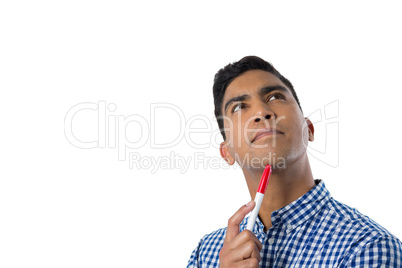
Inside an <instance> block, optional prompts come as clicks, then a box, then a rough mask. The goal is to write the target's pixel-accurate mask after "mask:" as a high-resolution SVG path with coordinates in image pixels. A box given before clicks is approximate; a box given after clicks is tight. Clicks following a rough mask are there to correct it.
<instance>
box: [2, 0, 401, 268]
mask: <svg viewBox="0 0 402 268" xmlns="http://www.w3.org/2000/svg"><path fill="white" fill-rule="evenodd" d="M398 5H399V4H398V2H397V1H381V2H380V1H376V2H373V1H333V2H332V3H327V2H326V3H323V1H298V2H297V1H294V2H289V1H282V2H281V3H280V4H278V3H274V2H273V1H272V2H268V1H262V2H259V1H249V2H248V3H247V4H246V3H245V2H241V3H240V2H235V1H226V2H218V1H215V2H209V3H208V2H198V3H194V2H190V1H187V2H185V1H182V2H178V1H148V2H146V3H144V2H143V1H141V2H140V1H138V2H131V1H63V2H62V1H3V2H2V3H1V5H0V38H1V41H0V73H1V77H0V88H1V93H0V94H1V95H0V123H1V131H0V142H1V149H0V154H1V168H0V178H1V185H0V252H1V254H0V256H1V257H0V266H1V267H34V266H35V267H39V266H40V267H158V266H165V267H183V266H185V265H186V264H187V261H188V259H189V257H190V255H191V252H192V250H193V249H194V248H195V246H196V245H197V243H198V241H199V239H200V238H201V237H202V236H203V235H205V234H207V233H210V232H212V231H214V230H216V229H218V228H220V227H224V226H225V225H226V223H227V220H228V218H229V217H230V216H231V215H232V214H233V213H234V212H235V211H236V210H237V209H238V208H239V207H240V206H241V205H243V204H244V203H246V202H247V201H249V200H250V196H249V194H248V192H247V187H246V184H245V182H244V178H243V174H242V172H241V169H240V168H239V167H237V168H236V167H235V168H233V167H232V168H228V167H227V166H225V165H222V166H221V167H216V166H213V165H206V167H202V166H198V167H195V166H194V164H193V165H192V166H190V167H189V168H188V169H187V170H185V172H181V171H180V169H179V168H178V167H170V168H169V167H168V168H165V169H162V168H160V169H158V170H157V171H156V172H154V173H152V170H151V169H138V168H132V169H130V167H129V162H128V161H127V160H126V161H119V159H118V149H117V148H112V147H113V146H109V145H108V144H106V146H105V147H106V148H94V149H80V148H77V147H75V146H73V145H72V144H71V143H70V142H69V141H68V140H67V138H66V137H65V129H64V126H65V125H64V124H65V121H64V120H65V116H66V114H67V113H68V111H69V110H70V109H71V108H72V107H73V106H74V105H77V104H80V103H84V102H89V103H94V104H96V105H97V104H98V103H99V102H100V101H104V102H105V103H106V104H107V105H108V104H110V103H113V104H114V105H115V107H116V110H115V111H113V112H110V111H107V116H110V117H111V118H112V119H113V118H115V119H116V118H118V117H119V116H120V117H121V118H123V119H124V118H126V117H128V116H130V115H137V116H142V117H143V118H144V119H145V120H146V121H147V122H148V123H149V124H151V118H150V111H151V109H150V107H151V106H150V105H151V103H161V102H163V103H170V104H172V105H175V106H176V107H178V108H179V109H180V110H181V111H182V112H183V113H184V115H185V119H186V121H188V119H189V118H190V117H192V116H196V115H203V116H205V117H206V118H209V119H210V122H211V128H212V129H211V131H210V132H212V131H216V129H217V124H216V122H215V120H214V118H213V109H214V106H213V97H212V82H213V76H214V74H215V73H216V71H218V69H220V68H221V67H223V66H224V65H226V64H228V63H229V62H233V61H236V60H239V59H240V58H242V57H243V56H246V55H258V56H260V57H262V58H264V59H266V60H267V61H269V62H271V63H273V64H274V66H275V67H276V68H277V69H278V70H279V71H280V72H281V73H282V74H283V75H284V76H286V77H287V78H289V79H290V81H291V82H292V83H293V85H294V87H295V89H296V91H297V93H298V95H299V99H300V102H301V105H302V107H303V110H304V112H305V115H306V116H309V115H311V114H313V113H314V112H316V111H317V110H320V109H321V111H324V110H322V109H323V107H324V106H325V105H327V104H330V103H332V102H335V103H338V104H339V108H338V112H339V115H338V116H337V117H336V118H334V119H332V121H331V122H335V124H332V125H331V126H338V129H336V128H328V129H327V130H326V128H325V123H323V122H321V123H320V122H317V123H316V133H315V139H316V141H315V142H313V143H311V144H310V146H311V148H313V147H314V148H315V149H316V150H321V151H322V152H324V151H325V144H326V143H325V142H328V146H330V145H331V144H333V142H336V141H339V146H338V148H335V149H334V148H333V147H331V148H330V147H328V148H330V149H328V150H326V151H325V153H322V154H321V159H320V158H318V159H317V158H315V157H312V156H310V161H311V165H312V169H313V175H314V177H315V178H317V179H323V180H324V181H325V183H326V185H327V187H328V188H329V190H330V192H331V194H332V196H333V197H334V198H336V199H337V200H339V201H341V202H343V203H345V204H347V205H349V206H351V207H356V208H357V209H358V210H359V211H361V212H362V213H364V214H366V215H368V216H370V217H371V218H372V219H374V220H375V221H377V222H379V223H380V224H381V225H383V226H385V227H386V228H387V229H388V230H389V231H390V232H392V233H393V234H395V235H396V236H398V237H399V238H401V237H402V227H401V226H402V225H401V221H400V219H401V216H400V206H401V203H402V195H401V186H402V183H401V179H402V177H401V175H400V170H399V169H400V167H401V157H400V152H401V150H402V143H401V133H400V130H401V127H400V117H401V111H400V107H401V98H400V97H401V93H400V92H401V89H402V86H401V77H400V73H401V66H400V63H401V60H402V53H401V47H402V42H401V35H400V32H401V27H400V26H401V25H402V17H401V16H400V9H399V8H398ZM331 107H332V106H331ZM323 115H324V114H323ZM324 119H325V118H324ZM154 120H155V121H154V124H155V128H154V132H153V134H152V135H151V134H149V137H148V138H149V140H148V141H147V142H146V143H145V145H143V146H142V147H141V148H138V149H130V148H128V149H127V153H128V152H136V153H138V154H140V155H141V157H148V158H149V159H150V158H151V157H154V158H157V157H165V158H166V157H169V155H170V153H171V152H174V153H175V154H176V155H179V156H181V157H190V159H191V157H193V158H194V154H195V153H197V152H198V153H200V152H201V153H203V154H204V155H205V157H212V158H216V159H217V158H219V157H220V156H219V151H218V149H217V148H216V147H214V146H208V147H207V148H204V149H197V148H194V146H191V145H190V144H189V142H188V141H187V140H186V139H185V137H184V136H183V137H182V139H180V140H179V142H178V143H177V144H176V145H174V146H171V147H170V148H164V149H156V148H152V146H151V144H150V142H151V139H155V140H157V141H159V142H161V143H162V142H168V141H172V140H173V139H174V137H175V136H177V135H178V133H179V130H178V129H179V128H180V127H182V128H183V129H185V123H186V122H181V124H180V120H179V117H178V114H177V113H175V112H173V110H170V111H169V110H165V112H159V114H157V115H156V116H155V118H154ZM198 123H199V125H200V127H203V125H202V124H200V122H198ZM336 124H338V125H336ZM195 125H196V124H194V126H195ZM97 126H98V119H97V113H96V111H91V110H87V111H86V112H82V113H77V115H76V117H74V123H73V126H72V128H73V131H74V134H75V135H76V137H77V138H79V139H80V140H82V141H92V140H95V139H97V135H98V130H97ZM107 127H108V128H109V127H110V126H109V125H108V126H107ZM204 127H205V124H204ZM123 130H124V131H122V133H120V134H123V135H127V137H130V139H131V141H136V140H139V139H142V138H144V137H145V136H146V135H147V134H148V133H151V132H150V129H141V128H140V125H139V124H136V123H135V122H134V123H130V124H128V125H127V128H126V129H123ZM338 130H339V131H338ZM108 131H109V129H108ZM110 131H111V132H113V129H112V130H110ZM141 135H143V136H141ZM144 135H145V136H144ZM111 137H112V136H111ZM124 137H125V136H124ZM191 137H192V139H193V141H194V142H196V143H202V142H205V141H207V142H208V140H209V137H210V134H208V133H204V134H193V136H191ZM220 138H221V137H219V136H218V140H219V139H220ZM116 139H117V138H116ZM116 139H115V141H117V140H116ZM120 141H121V140H120ZM219 142H220V140H219ZM323 146H324V147H323ZM338 158H339V162H338ZM192 161H193V162H192V163H194V159H193V160H192ZM325 161H329V162H332V163H335V165H332V166H331V165H329V164H328V163H325Z"/></svg>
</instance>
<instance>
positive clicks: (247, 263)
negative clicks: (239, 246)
mask: <svg viewBox="0 0 402 268" xmlns="http://www.w3.org/2000/svg"><path fill="white" fill-rule="evenodd" d="M260 261H261V260H259V259H257V258H250V259H246V260H243V261H241V262H240V263H238V264H239V265H237V266H236V267H239V268H243V267H244V268H250V267H251V268H259V267H260V264H259V263H260Z"/></svg>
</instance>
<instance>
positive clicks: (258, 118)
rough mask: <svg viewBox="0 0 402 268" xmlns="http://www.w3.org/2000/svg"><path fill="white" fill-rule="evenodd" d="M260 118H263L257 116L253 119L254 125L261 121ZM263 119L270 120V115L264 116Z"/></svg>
mask: <svg viewBox="0 0 402 268" xmlns="http://www.w3.org/2000/svg"><path fill="white" fill-rule="evenodd" d="M261 118H263V117H262V116H257V117H256V118H255V119H254V121H255V122H256V123H258V122H260V121H261V120H262V119H261ZM265 119H267V120H269V119H271V115H270V114H267V115H265Z"/></svg>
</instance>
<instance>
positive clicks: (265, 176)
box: [247, 165, 272, 232]
mask: <svg viewBox="0 0 402 268" xmlns="http://www.w3.org/2000/svg"><path fill="white" fill-rule="evenodd" d="M271 173H272V169H271V165H267V166H266V167H265V169H264V172H263V173H262V176H261V180H260V185H258V190H257V193H256V195H255V198H254V201H255V207H254V209H253V211H251V214H250V217H249V218H248V222H247V230H249V231H250V232H253V229H254V224H255V220H256V219H257V216H258V212H259V211H260V207H261V203H262V199H263V198H264V194H265V189H267V185H268V182H269V178H270V177H271Z"/></svg>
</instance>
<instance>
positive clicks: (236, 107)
mask: <svg viewBox="0 0 402 268" xmlns="http://www.w3.org/2000/svg"><path fill="white" fill-rule="evenodd" d="M245 106H246V105H245V104H244V103H239V104H236V105H234V106H233V108H232V113H234V112H237V111H239V110H240V109H241V108H244V107H245Z"/></svg>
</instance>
